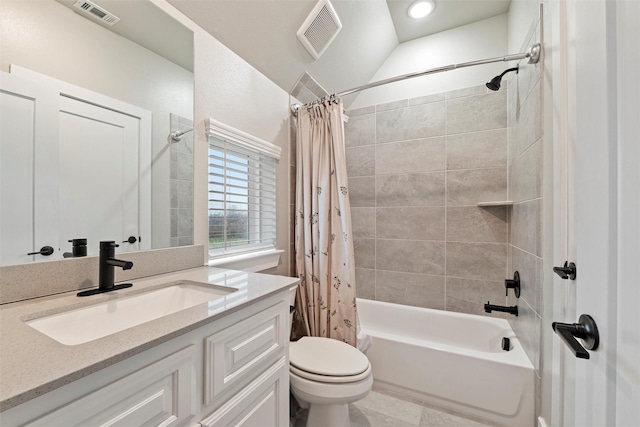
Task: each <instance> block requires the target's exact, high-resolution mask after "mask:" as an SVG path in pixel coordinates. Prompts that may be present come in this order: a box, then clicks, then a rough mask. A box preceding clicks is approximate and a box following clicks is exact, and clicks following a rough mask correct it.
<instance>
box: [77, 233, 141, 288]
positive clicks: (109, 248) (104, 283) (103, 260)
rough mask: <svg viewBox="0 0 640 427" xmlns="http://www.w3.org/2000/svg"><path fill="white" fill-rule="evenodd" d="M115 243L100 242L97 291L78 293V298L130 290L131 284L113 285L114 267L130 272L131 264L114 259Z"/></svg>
mask: <svg viewBox="0 0 640 427" xmlns="http://www.w3.org/2000/svg"><path fill="white" fill-rule="evenodd" d="M117 247H118V245H116V242H114V241H103V242H100V272H99V274H100V276H99V280H98V289H91V290H88V291H83V292H80V293H78V296H79V297H86V296H88V295H95V294H102V293H105V292H111V291H115V290H116V289H124V288H130V287H131V286H133V285H132V284H131V283H122V284H120V285H114V283H113V282H114V277H115V270H114V268H115V267H120V268H121V269H123V270H131V268H132V267H133V263H132V262H131V261H123V260H119V259H116V258H115V256H116V248H117Z"/></svg>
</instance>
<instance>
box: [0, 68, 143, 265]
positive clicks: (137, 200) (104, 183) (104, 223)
mask: <svg viewBox="0 0 640 427" xmlns="http://www.w3.org/2000/svg"><path fill="white" fill-rule="evenodd" d="M1 85H2V86H1V87H0V90H1V94H2V95H1V104H0V106H1V108H2V110H1V111H0V113H1V114H2V115H1V117H0V120H1V122H2V123H0V125H1V126H0V127H1V129H2V130H1V132H2V134H1V135H0V136H1V138H2V139H1V140H0V141H1V145H2V151H1V152H0V153H1V154H2V160H1V162H2V164H1V166H2V169H1V170H0V177H1V193H0V202H1V208H2V214H1V216H0V221H1V223H0V226H1V227H0V233H2V235H1V237H2V247H1V248H0V249H1V250H2V251H1V252H0V265H9V264H17V263H23V262H26V261H31V260H36V261H39V260H45V259H55V258H62V256H63V253H64V252H71V243H69V242H68V241H69V240H71V239H75V238H86V239H88V247H87V252H88V254H89V255H95V254H97V253H98V243H99V241H101V240H115V241H116V242H117V243H118V244H119V245H120V248H119V249H118V252H127V251H133V250H141V249H150V248H151V113H150V112H149V111H147V110H144V109H141V108H139V107H136V106H133V105H130V104H127V103H124V102H121V101H118V100H115V99H113V98H109V97H107V96H104V95H101V94H98V93H95V92H92V91H89V90H86V89H83V88H80V87H77V86H74V85H71V84H68V83H66V82H62V81H59V80H56V79H53V78H50V77H48V76H45V75H42V74H39V73H35V72H33V71H30V70H27V69H24V68H21V67H17V66H13V65H12V66H11V74H7V73H1ZM130 237H132V238H134V239H135V242H133V243H131V242H128V241H127V240H128V239H129V238H130ZM45 246H51V247H53V249H54V252H53V254H51V255H49V256H46V257H45V256H43V255H30V256H27V255H26V254H27V253H30V252H34V251H39V250H40V248H42V247H45Z"/></svg>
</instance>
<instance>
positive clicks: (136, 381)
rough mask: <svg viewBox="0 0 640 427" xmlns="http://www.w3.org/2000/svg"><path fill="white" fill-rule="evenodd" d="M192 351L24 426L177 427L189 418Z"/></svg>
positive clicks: (193, 348) (141, 371)
mask: <svg viewBox="0 0 640 427" xmlns="http://www.w3.org/2000/svg"><path fill="white" fill-rule="evenodd" d="M194 350H195V346H189V347H187V348H185V349H183V350H180V351H178V352H177V353H174V354H172V355H170V356H168V357H166V358H164V359H161V360H159V361H158V362H155V363H153V364H152V365H148V366H146V367H144V368H142V369H140V370H138V371H136V372H134V373H132V374H131V375H127V376H125V377H123V378H121V379H119V380H117V381H115V382H113V383H111V384H109V385H107V386H105V387H103V388H100V389H98V390H96V391H94V392H92V393H90V394H87V395H85V396H83V397H81V398H79V399H76V400H74V401H72V402H70V403H68V404H66V405H64V406H62V407H60V408H58V409H55V410H54V411H52V412H49V413H48V414H47V415H45V416H43V417H41V418H38V419H36V420H34V421H31V422H29V423H27V424H26V425H27V426H33V427H36V426H42V427H50V426H90V425H91V426H93V425H101V426H122V427H129V426H174V425H177V424H178V423H181V422H183V421H184V420H186V419H188V418H191V417H193V416H194V408H195V405H194V403H195V402H194V400H195V399H194V397H195V381H194V380H195V378H194V366H195V365H194Z"/></svg>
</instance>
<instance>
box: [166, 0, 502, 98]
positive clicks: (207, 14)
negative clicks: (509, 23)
mask: <svg viewBox="0 0 640 427" xmlns="http://www.w3.org/2000/svg"><path fill="white" fill-rule="evenodd" d="M435 1H436V9H435V11H434V13H433V14H432V15H431V16H429V17H427V18H424V19H423V20H420V21H413V20H411V19H409V18H408V17H407V15H406V10H407V7H408V5H409V4H410V3H411V2H412V0H331V3H332V4H333V6H334V8H335V10H336V12H337V14H338V17H339V18H340V21H341V23H342V30H341V31H340V32H339V33H338V35H337V37H336V38H335V39H334V40H333V42H332V43H331V44H330V45H329V48H328V49H327V50H326V51H325V52H324V54H323V55H322V56H321V57H320V58H319V59H318V60H314V59H313V58H312V56H311V55H310V54H309V53H308V52H307V51H306V50H305V48H304V47H303V45H302V44H301V43H300V41H299V40H298V39H297V37H296V32H297V31H298V29H299V28H300V26H301V25H302V23H303V22H304V21H305V19H306V18H307V16H308V15H309V13H310V12H311V11H312V9H313V8H314V6H315V5H316V4H317V0H209V1H203V0H168V2H169V3H171V4H172V5H173V6H175V7H176V8H177V9H178V10H180V11H181V12H182V13H184V14H185V15H186V16H187V17H189V18H190V19H191V20H193V21H194V22H196V23H197V24H198V25H200V26H201V27H202V28H203V29H204V30H206V31H207V32H209V33H210V34H212V35H213V36H214V37H215V38H216V39H218V40H219V41H220V42H222V43H223V44H224V45H226V46H227V47H228V48H230V49H231V50H232V51H234V52H235V53H236V54H238V55H239V56H240V57H242V58H243V59H244V60H246V61H247V62H248V63H250V64H251V65H252V66H253V67H255V68H256V69H258V70H259V71H261V72H262V73H263V74H265V75H266V76H267V77H268V78H269V79H271V80H272V81H274V82H275V83H276V84H277V85H278V86H280V87H281V88H283V89H284V90H286V91H287V92H291V90H292V89H293V88H294V86H295V84H296V82H297V81H298V80H299V79H300V77H301V76H302V75H303V73H305V72H307V73H308V74H310V75H311V76H312V77H313V78H314V79H315V80H316V81H317V82H318V83H319V84H320V85H321V86H322V87H323V88H324V89H325V90H326V91H327V92H329V93H334V92H340V91H343V90H346V89H350V88H352V87H356V86H360V85H363V84H366V83H368V82H369V81H371V78H372V77H373V76H374V74H375V73H376V71H377V70H378V69H379V68H380V66H381V65H382V64H383V63H384V61H385V60H386V59H387V58H388V57H389V55H390V54H391V52H392V51H393V50H394V49H395V48H396V47H397V46H398V44H399V43H402V42H404V41H407V40H410V39H413V38H417V37H422V36H425V35H428V34H433V33H435V32H440V31H444V30H447V29H450V28H454V27H457V26H460V25H464V24H468V23H471V22H475V21H479V20H482V19H486V18H489V17H492V16H496V15H499V14H502V13H506V12H507V11H508V10H509V5H510V3H511V0H435Z"/></svg>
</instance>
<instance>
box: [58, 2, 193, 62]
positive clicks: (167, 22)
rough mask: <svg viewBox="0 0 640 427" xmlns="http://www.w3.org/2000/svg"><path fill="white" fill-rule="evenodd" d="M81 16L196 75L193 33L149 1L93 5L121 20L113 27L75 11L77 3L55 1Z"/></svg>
mask: <svg viewBox="0 0 640 427" xmlns="http://www.w3.org/2000/svg"><path fill="white" fill-rule="evenodd" d="M56 1H57V2H58V3H60V4H63V5H64V6H67V7H68V8H70V9H71V10H73V11H74V12H76V13H78V14H79V15H81V16H83V17H85V18H87V19H90V20H91V21H93V22H95V23H96V24H98V25H100V26H102V27H104V28H106V29H107V30H110V31H112V32H114V33H116V34H118V35H120V36H122V37H125V38H127V39H129V40H132V41H134V42H136V43H137V44H139V45H140V46H142V47H145V48H147V49H148V50H150V51H152V52H154V53H156V54H158V55H160V56H162V57H163V58H166V59H168V60H169V61H172V62H173V63H175V64H177V65H179V66H181V67H182V68H185V69H187V70H189V71H193V32H192V31H191V30H190V29H188V28H186V27H185V26H183V25H182V24H180V23H179V22H178V21H176V20H175V19H173V18H172V17H170V16H169V15H167V14H166V13H165V12H164V11H163V10H162V9H160V8H159V7H157V6H156V5H154V4H153V3H151V2H148V1H122V0H95V1H92V3H94V4H96V5H98V6H99V7H101V8H102V9H106V10H107V11H108V12H109V13H111V14H113V15H115V16H117V17H118V18H120V21H118V22H117V23H116V24H115V25H113V26H110V25H107V24H105V23H103V22H101V21H100V20H99V19H96V18H95V17H93V16H91V15H88V14H87V13H83V12H81V11H80V10H78V9H77V8H75V7H73V5H74V3H75V2H76V0H56Z"/></svg>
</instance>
